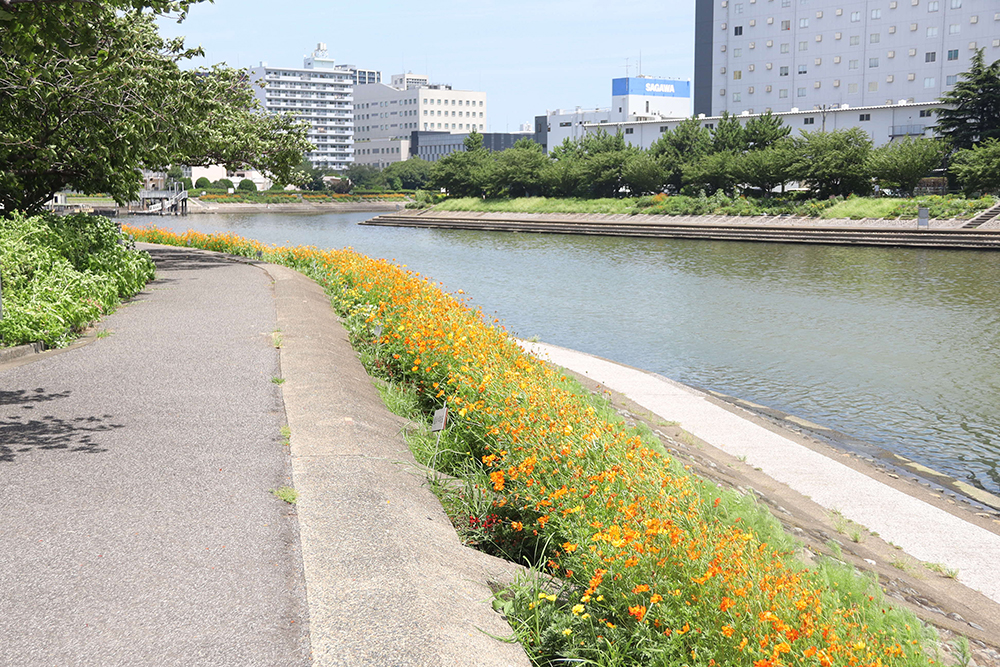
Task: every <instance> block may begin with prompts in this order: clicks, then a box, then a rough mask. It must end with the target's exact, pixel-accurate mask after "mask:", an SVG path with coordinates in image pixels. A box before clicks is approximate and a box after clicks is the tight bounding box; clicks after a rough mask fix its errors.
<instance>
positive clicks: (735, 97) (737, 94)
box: [733, 93, 740, 102]
mask: <svg viewBox="0 0 1000 667" xmlns="http://www.w3.org/2000/svg"><path fill="white" fill-rule="evenodd" d="M739 101H740V94H739V93H733V102H739Z"/></svg>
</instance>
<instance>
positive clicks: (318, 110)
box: [250, 43, 382, 171]
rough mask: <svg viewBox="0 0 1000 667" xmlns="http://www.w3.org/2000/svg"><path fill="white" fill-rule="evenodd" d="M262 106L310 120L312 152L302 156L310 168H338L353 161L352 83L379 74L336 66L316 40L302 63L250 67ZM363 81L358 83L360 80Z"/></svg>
mask: <svg viewBox="0 0 1000 667" xmlns="http://www.w3.org/2000/svg"><path fill="white" fill-rule="evenodd" d="M250 78H251V80H252V81H253V82H255V83H256V82H259V81H263V82H264V84H265V85H264V87H263V88H260V87H255V94H256V95H257V98H258V99H259V100H260V101H261V104H262V105H263V106H264V109H266V110H267V111H269V112H272V113H293V114H296V115H297V116H298V117H299V118H300V119H302V120H304V121H306V122H308V123H309V125H310V126H311V127H310V130H309V141H311V142H312V143H313V144H315V146H316V150H314V151H313V152H311V153H309V154H308V155H307V156H306V157H307V158H308V159H309V161H310V162H311V163H312V165H313V166H314V167H317V168H320V169H333V170H337V171H342V170H344V169H346V168H347V167H348V166H350V165H351V163H353V161H354V121H353V114H354V92H353V91H354V90H355V85H358V86H359V87H360V86H363V85H371V83H372V80H374V82H376V83H377V81H380V80H381V78H382V75H381V73H380V72H378V71H375V70H361V69H358V68H356V67H354V66H353V65H337V64H336V63H335V62H334V61H333V59H332V58H330V57H329V56H328V55H327V51H326V44H322V43H321V44H319V45H317V47H316V50H315V51H313V52H312V54H311V55H308V56H306V57H305V59H304V62H303V66H302V67H272V66H269V65H268V64H267V63H264V62H262V63H261V64H260V66H259V67H254V68H251V70H250ZM361 81H363V82H365V83H359V82H361Z"/></svg>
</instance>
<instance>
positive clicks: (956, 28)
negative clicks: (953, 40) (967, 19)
mask: <svg viewBox="0 0 1000 667" xmlns="http://www.w3.org/2000/svg"><path fill="white" fill-rule="evenodd" d="M960 32H962V24H961V23H952V24H951V25H949V26H948V34H949V35H957V34H958V33H960Z"/></svg>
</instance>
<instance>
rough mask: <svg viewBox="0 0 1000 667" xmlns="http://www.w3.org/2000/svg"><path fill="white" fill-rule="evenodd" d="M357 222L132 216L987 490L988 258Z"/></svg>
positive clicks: (995, 473) (995, 257) (996, 395)
mask: <svg viewBox="0 0 1000 667" xmlns="http://www.w3.org/2000/svg"><path fill="white" fill-rule="evenodd" d="M371 215H372V214H371V213H347V214H315V215H297V214H280V215H272V214H245V215H238V214H233V215H192V216H187V217H184V218H180V217H155V218H138V217H137V218H134V219H133V220H131V222H132V223H133V224H140V225H141V224H153V225H156V226H160V227H166V228H169V229H173V230H175V231H178V232H182V231H184V230H186V229H195V230H197V231H202V232H212V231H232V232H234V233H236V234H239V235H242V236H246V237H249V238H255V239H258V240H260V241H264V242H269V243H277V244H284V245H288V244H291V245H313V246H318V247H322V248H330V247H335V248H340V247H345V246H350V247H353V248H354V249H355V250H357V251H359V252H362V253H364V254H367V255H371V256H375V257H384V258H386V259H394V260H396V261H397V262H398V263H400V264H406V265H407V266H408V267H409V268H411V269H413V270H415V271H419V272H420V273H421V274H424V275H427V276H431V277H433V279H434V280H435V281H441V282H443V283H444V284H445V288H446V289H448V290H451V291H455V290H459V289H462V290H464V291H465V292H466V293H467V294H468V295H470V296H471V297H472V299H473V302H474V303H475V304H477V305H479V306H481V307H482V309H483V310H484V311H485V312H487V313H496V314H497V316H498V317H499V318H500V319H501V320H502V321H503V322H504V323H505V324H506V325H507V327H508V329H509V330H511V331H512V332H513V333H515V334H517V335H519V336H522V337H532V336H537V337H538V338H539V339H540V340H542V341H545V342H549V343H553V344H556V345H561V346H564V347H568V348H572V349H576V350H581V351H585V352H589V353H591V354H596V355H599V356H602V357H606V358H609V359H612V360H615V361H619V362H622V363H625V364H629V365H632V366H636V367H639V368H644V369H647V370H650V371H653V372H656V373H660V374H662V375H665V376H667V377H670V378H673V379H675V380H678V381H680V382H684V383H688V384H692V385H695V386H698V387H702V388H706V389H712V390H715V391H718V392H722V393H724V394H728V395H731V396H734V397H738V398H742V399H745V400H748V401H752V402H754V403H759V404H762V405H766V406H770V407H772V408H776V409H778V410H781V411H784V412H788V413H791V414H794V415H797V416H799V417H802V418H804V419H807V420H809V421H812V422H816V423H818V424H821V425H824V426H827V427H829V428H832V429H835V430H837V431H840V432H842V433H844V434H846V435H848V436H850V437H852V438H856V439H858V440H861V441H864V442H867V443H871V445H873V446H875V447H876V448H884V449H886V450H889V451H891V452H895V453H898V454H900V455H902V456H905V457H907V458H910V459H912V460H914V461H917V462H919V463H922V464H923V465H926V466H928V467H930V468H933V469H935V470H938V471H940V472H942V473H945V474H947V475H949V476H951V477H953V478H955V479H959V480H963V481H966V482H968V483H970V484H972V485H974V486H977V487H979V488H982V489H986V490H987V491H991V492H993V493H1000V469H998V462H1000V254H998V253H995V252H988V251H971V250H929V249H916V248H874V247H873V248H868V247H848V246H813V245H798V244H772V243H742V242H725V241H691V240H681V239H635V238H614V237H590V236H569V235H541V234H509V233H500V232H496V233H493V232H478V231H462V230H427V229H407V228H392V227H362V226H359V225H358V224H357V223H358V222H360V221H362V220H365V219H367V218H368V217H371Z"/></svg>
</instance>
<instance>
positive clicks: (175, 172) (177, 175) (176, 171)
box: [167, 165, 184, 182]
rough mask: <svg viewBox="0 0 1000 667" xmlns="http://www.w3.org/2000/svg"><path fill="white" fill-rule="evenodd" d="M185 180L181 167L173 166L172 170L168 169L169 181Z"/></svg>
mask: <svg viewBox="0 0 1000 667" xmlns="http://www.w3.org/2000/svg"><path fill="white" fill-rule="evenodd" d="M182 178H184V170H182V169H181V168H180V167H177V166H174V165H171V167H170V169H167V179H168V180H169V181H175V182H176V181H180V180H181V179H182Z"/></svg>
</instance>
